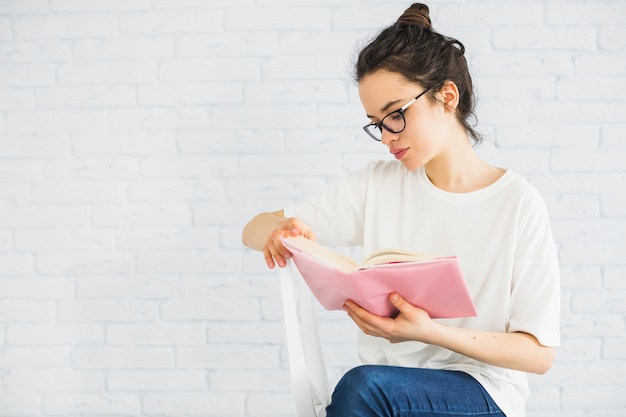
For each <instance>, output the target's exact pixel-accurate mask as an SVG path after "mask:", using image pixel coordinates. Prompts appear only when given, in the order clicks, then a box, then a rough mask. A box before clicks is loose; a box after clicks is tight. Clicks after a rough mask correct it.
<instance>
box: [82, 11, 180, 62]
mask: <svg viewBox="0 0 626 417" xmlns="http://www.w3.org/2000/svg"><path fill="white" fill-rule="evenodd" d="M105 4H109V3H105ZM72 51H73V55H74V58H75V59H76V60H78V61H94V60H147V59H163V58H172V57H173V56H174V40H173V39H172V38H171V37H169V36H161V37H157V36H132V37H131V36H124V37H120V38H99V39H80V40H77V41H76V42H74V44H73V45H72Z"/></svg>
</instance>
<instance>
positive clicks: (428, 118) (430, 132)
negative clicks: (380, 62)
mask: <svg viewBox="0 0 626 417" xmlns="http://www.w3.org/2000/svg"><path fill="white" fill-rule="evenodd" d="M423 91H424V87H422V86H420V85H419V84H416V83H412V82H408V81H407V80H406V79H405V78H404V77H402V75H400V74H398V73H395V72H388V71H383V70H379V71H377V72H375V73H372V74H369V75H366V76H365V77H363V78H362V79H361V81H360V82H359V96H360V98H361V102H362V103H363V107H364V108H365V111H366V113H367V115H368V117H369V118H370V120H371V121H372V122H373V123H378V122H380V121H381V120H382V119H383V118H384V117H385V116H386V115H388V114H389V113H391V112H393V111H396V110H398V109H400V108H401V107H402V106H404V105H405V104H407V103H409V102H410V101H411V100H412V99H414V98H415V97H417V96H418V95H419V94H420V93H422V92H423ZM428 95H429V94H428V93H427V94H424V95H423V96H421V97H420V98H419V99H418V100H417V101H415V102H414V103H413V104H411V105H410V106H409V107H407V108H406V110H405V111H404V113H403V115H404V118H405V120H406V127H405V128H404V130H403V131H402V132H400V133H392V132H389V131H388V130H386V129H385V128H383V129H382V140H381V142H382V143H383V144H384V145H387V147H388V148H389V152H390V153H391V154H392V155H393V156H394V157H395V158H396V159H398V160H399V161H401V162H402V164H403V165H404V166H405V168H407V169H409V170H415V169H418V168H420V167H422V166H424V165H426V164H427V163H428V162H429V161H430V160H432V159H433V158H434V157H435V156H437V154H438V153H439V152H440V151H441V147H442V146H443V142H444V141H443V140H442V139H444V138H445V135H446V133H445V129H446V128H447V126H448V123H449V120H448V119H449V117H448V116H449V115H447V114H446V112H445V111H444V110H443V106H442V105H440V104H438V103H432V102H431V99H429V98H428ZM394 116H397V115H392V116H390V117H394ZM387 120H390V119H389V118H388V119H387ZM387 120H385V122H387Z"/></svg>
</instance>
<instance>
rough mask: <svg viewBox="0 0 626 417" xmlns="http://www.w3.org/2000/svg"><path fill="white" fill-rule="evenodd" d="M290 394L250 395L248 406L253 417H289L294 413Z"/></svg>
mask: <svg viewBox="0 0 626 417" xmlns="http://www.w3.org/2000/svg"><path fill="white" fill-rule="evenodd" d="M290 400H291V395H290V394H280V393H264V394H250V396H249V397H248V399H247V401H246V404H247V407H248V408H249V409H250V410H252V411H251V415H253V416H264V415H272V416H280V415H283V416H288V415H293V413H294V411H293V410H294V404H293V401H290Z"/></svg>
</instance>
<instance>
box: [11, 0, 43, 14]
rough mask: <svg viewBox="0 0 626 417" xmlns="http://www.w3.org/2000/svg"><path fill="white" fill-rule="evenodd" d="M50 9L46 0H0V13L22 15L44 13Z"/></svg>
mask: <svg viewBox="0 0 626 417" xmlns="http://www.w3.org/2000/svg"><path fill="white" fill-rule="evenodd" d="M49 10H50V8H49V6H48V2H47V1H46V0H29V1H20V0H10V1H5V2H2V4H1V5H0V14H7V15H22V14H31V13H46V12H48V11H49Z"/></svg>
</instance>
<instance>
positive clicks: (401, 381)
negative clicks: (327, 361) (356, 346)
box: [326, 365, 505, 417]
mask: <svg viewBox="0 0 626 417" xmlns="http://www.w3.org/2000/svg"><path fill="white" fill-rule="evenodd" d="M326 412H327V417H353V416H354V417H357V416H358V417H374V416H376V417H382V416H395V417H400V416H401V417H440V416H445V417H455V416H458V417H460V416H462V417H467V416H473V417H477V416H480V417H482V416H490V417H505V416H504V413H502V411H500V408H499V407H498V406H497V405H496V403H495V402H494V401H493V400H492V399H491V396H489V394H488V393H487V391H485V389H484V388H483V387H482V385H480V383H479V382H478V381H476V380H475V379H474V378H473V377H471V376H470V375H468V374H466V373H465V372H459V371H444V370H436V369H420V368H401V367H395V366H382V365H364V366H359V367H357V368H354V369H352V370H350V371H349V372H348V373H346V374H345V375H344V377H343V378H342V379H341V381H339V383H338V384H337V387H336V388H335V392H334V393H333V397H332V402H331V404H330V405H329V406H328V408H327V409H326Z"/></svg>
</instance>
